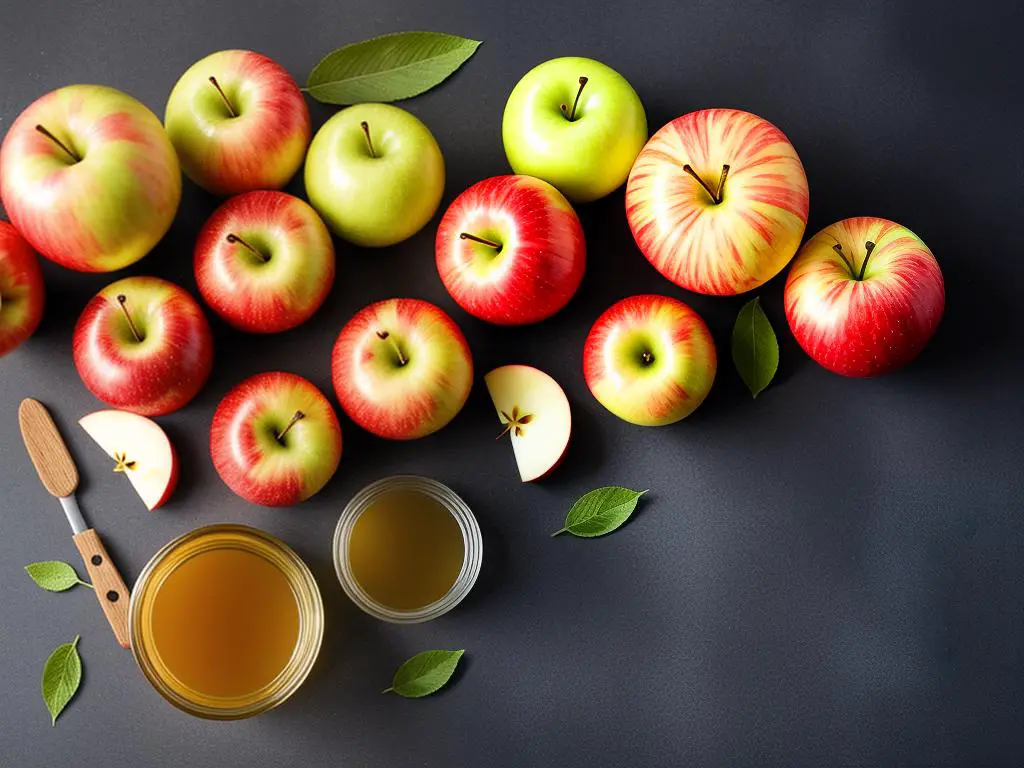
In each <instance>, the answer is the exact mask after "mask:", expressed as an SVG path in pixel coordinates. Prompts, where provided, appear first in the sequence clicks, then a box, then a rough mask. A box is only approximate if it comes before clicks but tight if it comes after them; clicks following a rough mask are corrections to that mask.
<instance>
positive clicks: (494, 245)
mask: <svg viewBox="0 0 1024 768" xmlns="http://www.w3.org/2000/svg"><path fill="white" fill-rule="evenodd" d="M459 239H460V240H472V241H473V242H474V243H480V244H482V245H486V246H488V247H490V248H493V249H494V250H496V251H498V252H499V253H501V243H496V242H494V241H493V240H488V239H486V238H484V237H477V236H476V235H471V234H469V232H460V233H459Z"/></svg>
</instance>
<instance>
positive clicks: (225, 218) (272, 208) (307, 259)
mask: <svg viewBox="0 0 1024 768" xmlns="http://www.w3.org/2000/svg"><path fill="white" fill-rule="evenodd" d="M195 270H196V283H197V284H198V286H199V292H200V293H201V294H202V295H203V298H204V299H205V300H206V303H207V304H209V305H210V306H211V307H212V308H213V311H214V312H216V313H217V314H218V315H220V316H221V317H222V318H224V320H226V321H227V322H228V323H229V324H231V325H232V326H234V327H235V328H238V329H239V330H242V331H249V332H250V333H276V332H278V331H286V330H288V329H290V328H294V327H295V326H297V325H299V324H301V323H304V322H305V321H306V320H308V319H309V318H310V317H311V316H312V315H313V313H314V312H316V310H317V309H318V308H319V307H320V305H321V304H323V302H324V299H326V298H327V294H328V293H329V292H330V290H331V286H332V285H333V284H334V245H333V243H332V242H331V235H330V233H329V232H328V231H327V227H325V226H324V223H323V221H321V219H320V217H319V216H317V214H316V211H314V210H313V209H312V208H311V207H310V206H309V205H308V204H307V203H305V202H303V201H302V200H300V199H299V198H297V197H292V196H291V195H287V194H285V193H284V192H277V191H272V190H269V191H258V192H246V193H245V194H242V195H238V196H236V197H232V198H231V199H230V200H228V201H227V202H225V203H224V204H223V205H222V206H221V207H220V208H218V209H217V210H216V211H215V212H214V214H213V216H211V217H210V218H209V220H208V221H207V222H206V224H205V225H204V226H203V229H202V230H201V231H200V233H199V238H198V240H197V241H196V252H195Z"/></svg>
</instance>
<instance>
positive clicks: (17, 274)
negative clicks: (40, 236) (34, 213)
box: [0, 221, 46, 357]
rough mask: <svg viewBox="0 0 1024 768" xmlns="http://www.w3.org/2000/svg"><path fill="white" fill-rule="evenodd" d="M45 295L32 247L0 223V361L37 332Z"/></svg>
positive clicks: (41, 274) (14, 230)
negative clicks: (0, 358)
mask: <svg viewBox="0 0 1024 768" xmlns="http://www.w3.org/2000/svg"><path fill="white" fill-rule="evenodd" d="M45 304H46V291H45V289H44V287H43V272H42V270H41V269H39V260H38V259H37V258H36V255H35V253H34V252H33V251H32V246H30V245H29V244H28V242H27V241H26V240H25V238H23V237H22V236H21V235H19V234H18V231H17V230H16V229H15V228H14V227H12V226H11V225H10V224H8V223H7V222H6V221H0V357H3V356H4V355H6V354H7V353H8V352H10V351H11V350H12V349H14V348H15V347H17V346H18V345H19V344H21V343H22V342H23V341H25V339H27V338H28V337H29V336H31V335H32V334H33V333H35V332H36V328H38V327H39V321H40V320H42V318H43V306H44V305H45Z"/></svg>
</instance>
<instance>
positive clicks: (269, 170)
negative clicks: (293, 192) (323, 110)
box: [164, 50, 312, 196]
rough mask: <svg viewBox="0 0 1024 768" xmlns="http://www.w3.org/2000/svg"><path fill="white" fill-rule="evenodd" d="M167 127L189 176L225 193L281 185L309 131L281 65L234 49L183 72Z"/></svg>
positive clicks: (306, 142) (291, 82)
mask: <svg viewBox="0 0 1024 768" xmlns="http://www.w3.org/2000/svg"><path fill="white" fill-rule="evenodd" d="M164 124H165V125H166V126H167V134H168V136H170V139H171V143H173V144H174V148H175V149H176V150H177V152H178V157H180V158H181V165H182V168H183V169H184V171H185V173H186V174H187V175H188V177H189V178H190V179H192V181H194V182H195V183H196V184H198V185H199V186H201V187H203V188H204V189H206V190H207V191H209V192H212V193H213V194H215V195H223V196H227V195H237V194H239V193H242V192H249V191H252V190H255V189H280V188H281V187H283V186H284V185H285V184H287V183H288V182H289V181H290V180H291V178H292V177H293V176H294V175H295V173H296V171H298V170H299V167H300V166H301V165H302V160H303V158H304V157H305V155H306V147H307V146H308V145H309V137H310V135H311V133H312V129H311V127H310V119H309V108H308V107H307V106H306V101H305V99H303V98H302V92H301V91H300V90H299V86H298V85H296V84H295V80H293V79H292V76H291V75H289V74H288V72H287V71H286V70H285V69H284V67H282V66H281V65H280V64H278V63H277V62H276V61H274V60H273V59H271V58H268V57H266V56H263V55H261V54H259V53H254V52H252V51H237V50H233V51H218V52H217V53H212V54H210V55H209V56H207V57H206V58H203V59H200V60H199V61H197V62H196V63H195V64H193V65H192V66H191V67H189V68H188V69H187V70H186V71H185V74H183V75H182V76H181V79H180V80H178V82H177V84H176V85H175V86H174V89H173V90H172V91H171V95H170V98H169V99H168V100H167V109H166V112H165V114H164Z"/></svg>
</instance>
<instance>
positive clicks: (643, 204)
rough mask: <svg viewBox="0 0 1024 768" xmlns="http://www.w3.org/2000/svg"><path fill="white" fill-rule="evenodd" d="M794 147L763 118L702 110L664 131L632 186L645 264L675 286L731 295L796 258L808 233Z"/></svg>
mask: <svg viewBox="0 0 1024 768" xmlns="http://www.w3.org/2000/svg"><path fill="white" fill-rule="evenodd" d="M807 208H808V190H807V176H806V174H805V173H804V168H803V165H802V164H801V163H800V158H799V157H797V154H796V150H795V149H794V148H793V145H792V144H790V143H789V139H787V138H786V136H785V135H784V134H783V133H782V131H780V130H779V129H778V128H776V127H775V126H774V125H772V124H771V123H769V122H768V121H767V120H763V119H761V118H760V117H757V116H756V115H752V114H750V113H749V112H741V111H739V110H736V109H704V110H701V111H699V112H691V113H690V114H688V115H683V116H682V117H679V118H676V119H675V120H673V121H672V122H671V123H669V124H668V125H666V126H664V127H663V128H662V129H661V130H659V131H658V132H657V133H656V134H654V136H652V137H651V140H650V141H648V142H647V146H646V147H644V149H643V151H642V152H641V153H640V155H639V157H637V159H636V162H635V163H634V164H633V170H632V171H630V174H629V181H628V182H627V183H626V217H627V219H628V220H629V227H630V229H631V230H632V231H633V237H634V239H635V240H636V243H637V245H638V246H640V250H641V251H643V254H644V256H646V257H647V260H648V261H650V262H651V264H653V265H654V267H655V269H657V270H658V271H659V272H661V274H662V275H664V276H665V277H667V278H668V279H669V280H671V281H672V282H673V283H675V284H676V285H679V286H681V287H683V288H686V289H687V290H691V291H695V292H696V293H706V294H714V295H722V296H724V295H732V294H737V293H743V292H744V291H749V290H751V289H753V288H756V287H758V286H759V285H762V284H763V283H765V282H767V281H768V280H770V279H771V278H772V277H774V276H775V275H777V274H778V273H779V272H780V271H782V268H783V267H785V266H786V264H788V263H789V260H790V259H792V258H793V255H794V254H795V253H796V251H797V248H799V247H800V239H801V238H802V237H803V234H804V228H805V227H806V226H807Z"/></svg>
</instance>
